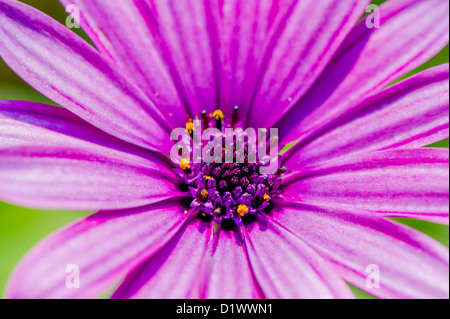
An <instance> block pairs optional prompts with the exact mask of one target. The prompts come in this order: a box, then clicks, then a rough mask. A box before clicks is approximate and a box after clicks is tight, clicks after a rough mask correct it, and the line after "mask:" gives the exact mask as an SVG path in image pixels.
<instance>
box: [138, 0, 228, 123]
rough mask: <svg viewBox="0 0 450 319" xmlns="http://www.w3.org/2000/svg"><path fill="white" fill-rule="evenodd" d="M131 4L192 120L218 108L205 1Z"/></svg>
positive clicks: (213, 30) (212, 30)
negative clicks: (148, 32) (145, 24)
mask: <svg viewBox="0 0 450 319" xmlns="http://www.w3.org/2000/svg"><path fill="white" fill-rule="evenodd" d="M135 5H136V6H137V7H138V9H139V10H140V12H141V15H142V16H144V17H146V22H147V27H148V28H149V30H150V32H151V34H152V35H153V38H154V39H153V41H154V42H155V43H156V44H157V48H156V50H157V51H158V52H160V54H161V56H162V57H163V58H164V61H165V63H166V65H167V66H168V68H169V72H170V75H171V77H172V79H173V81H174V83H175V85H176V87H177V89H178V93H179V94H180V97H181V99H182V101H183V102H184V103H185V105H186V107H187V109H188V110H189V113H190V114H189V115H190V116H192V117H195V116H199V115H200V113H201V112H202V110H204V109H205V110H206V111H208V112H211V111H213V110H215V109H218V108H220V106H219V105H218V104H219V103H218V97H219V93H218V87H219V83H218V77H217V73H218V71H217V70H218V67H219V65H218V63H219V60H218V51H217V38H218V34H217V27H216V25H215V23H214V21H213V19H212V12H211V4H210V2H209V1H189V0H177V1H166V0H152V1H150V0H143V1H135Z"/></svg>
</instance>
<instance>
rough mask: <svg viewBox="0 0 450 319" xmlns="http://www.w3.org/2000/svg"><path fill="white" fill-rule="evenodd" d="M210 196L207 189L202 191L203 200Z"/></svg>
mask: <svg viewBox="0 0 450 319" xmlns="http://www.w3.org/2000/svg"><path fill="white" fill-rule="evenodd" d="M208 195H209V193H208V191H207V190H206V189H204V188H203V189H202V190H201V191H200V196H202V198H206V197H207V196H208Z"/></svg>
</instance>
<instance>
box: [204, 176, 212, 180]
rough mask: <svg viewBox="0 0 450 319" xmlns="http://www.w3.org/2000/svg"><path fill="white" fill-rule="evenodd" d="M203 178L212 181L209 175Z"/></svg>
mask: <svg viewBox="0 0 450 319" xmlns="http://www.w3.org/2000/svg"><path fill="white" fill-rule="evenodd" d="M203 177H205V179H206V180H209V179H211V176H209V175H203Z"/></svg>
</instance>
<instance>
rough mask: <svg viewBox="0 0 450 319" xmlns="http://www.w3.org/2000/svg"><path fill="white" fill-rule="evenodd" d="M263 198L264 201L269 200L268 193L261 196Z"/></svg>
mask: <svg viewBox="0 0 450 319" xmlns="http://www.w3.org/2000/svg"><path fill="white" fill-rule="evenodd" d="M263 199H264V200H265V201H266V202H268V201H269V200H270V196H269V194H267V193H265V194H264V196H263Z"/></svg>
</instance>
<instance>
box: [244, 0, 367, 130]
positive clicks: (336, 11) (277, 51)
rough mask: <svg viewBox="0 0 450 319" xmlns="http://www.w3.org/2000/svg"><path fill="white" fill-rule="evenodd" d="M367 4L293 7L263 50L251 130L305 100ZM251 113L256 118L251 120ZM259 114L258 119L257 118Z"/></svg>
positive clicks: (357, 0) (344, 0)
mask: <svg viewBox="0 0 450 319" xmlns="http://www.w3.org/2000/svg"><path fill="white" fill-rule="evenodd" d="M369 3H370V1H367V0H364V1H361V0H341V1H333V0H322V1H320V5H318V4H317V1H297V2H296V3H295V5H294V7H293V8H292V11H291V12H290V14H289V15H288V16H287V17H286V18H285V19H284V20H283V22H282V23H280V27H279V28H278V29H277V30H275V31H274V32H273V34H272V35H271V41H270V42H269V43H268V45H267V47H266V52H265V56H264V60H263V63H262V65H261V69H260V70H259V74H258V77H259V78H258V79H257V81H258V82H257V83H258V84H259V86H258V87H257V88H256V91H255V92H254V100H252V105H251V106H250V110H249V113H248V116H249V120H250V126H253V127H268V126H266V125H267V124H268V123H272V124H273V123H275V122H276V121H277V120H278V119H280V118H281V117H282V116H283V115H284V114H286V112H287V111H288V110H289V109H290V108H291V107H292V106H294V105H295V103H296V102H297V101H298V100H299V99H300V98H301V97H302V96H303V95H304V94H305V92H306V91H307V90H308V89H309V88H310V87H311V86H312V84H313V83H314V82H315V81H316V80H317V78H318V77H319V75H320V74H321V72H322V71H323V70H324V68H325V67H326V66H327V64H328V62H329V61H330V60H331V58H332V57H333V56H334V54H335V53H336V51H337V49H338V48H339V46H340V45H341V44H342V42H343V41H344V39H345V38H346V36H347V34H348V33H349V32H350V30H351V29H352V28H353V27H354V25H355V24H356V23H357V22H358V20H359V19H360V17H361V15H362V14H363V13H364V10H365V9H366V7H367V5H368V4H369ZM252 113H255V114H252ZM258 114H260V116H258Z"/></svg>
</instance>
